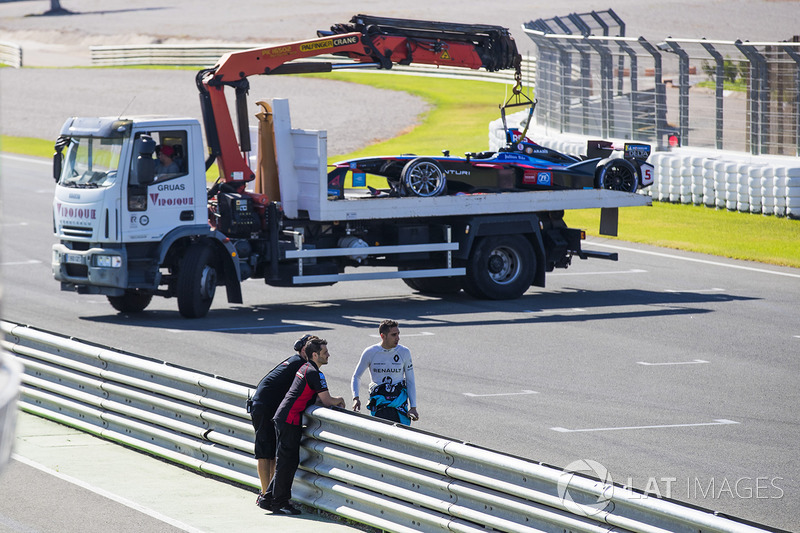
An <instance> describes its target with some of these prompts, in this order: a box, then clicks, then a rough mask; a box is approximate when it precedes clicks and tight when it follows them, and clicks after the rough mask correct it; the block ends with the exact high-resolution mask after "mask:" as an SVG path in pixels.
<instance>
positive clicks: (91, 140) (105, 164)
mask: <svg viewBox="0 0 800 533" xmlns="http://www.w3.org/2000/svg"><path fill="white" fill-rule="evenodd" d="M123 141H124V139H123V138H122V137H115V138H110V139H109V138H97V137H73V138H71V139H70V143H69V146H68V148H67V152H66V155H65V158H64V166H63V167H62V170H61V176H60V177H59V179H58V184H59V185H62V186H64V187H92V188H94V187H109V186H111V185H112V184H113V183H114V181H115V180H116V178H117V168H118V167H119V157H120V153H121V152H122V143H123Z"/></svg>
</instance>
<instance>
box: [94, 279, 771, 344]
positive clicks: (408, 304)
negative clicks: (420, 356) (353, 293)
mask: <svg viewBox="0 0 800 533" xmlns="http://www.w3.org/2000/svg"><path fill="white" fill-rule="evenodd" d="M219 297H222V298H224V296H222V295H219ZM755 299H757V298H752V297H745V296H736V295H732V294H728V293H725V292H714V293H706V292H658V291H644V290H637V289H621V290H605V291H587V290H578V289H560V290H558V291H556V292H551V293H547V294H536V293H533V294H527V295H524V296H523V297H522V298H519V299H517V300H475V299H473V298H471V297H469V296H468V295H466V294H464V293H463V292H461V293H458V294H454V295H447V296H429V295H422V294H416V293H414V294H409V295H403V296H394V297H385V296H383V297H374V298H354V299H336V300H307V301H300V302H291V303H276V304H268V305H254V306H236V307H230V308H227V309H214V308H212V309H211V311H210V312H209V313H208V315H207V316H206V317H204V318H201V319H185V318H182V317H181V316H180V315H179V314H178V312H177V310H175V311H165V310H153V311H147V310H145V311H144V312H142V313H139V314H107V315H96V316H84V317H81V320H85V321H90V322H96V323H100V324H125V325H132V326H140V327H151V328H162V329H175V330H182V331H217V332H221V333H231V334H237V333H244V334H248V335H252V334H255V333H260V334H264V335H270V334H275V333H286V332H291V331H297V332H303V331H306V329H308V322H312V321H313V322H315V323H328V324H334V325H339V326H349V327H372V326H374V321H375V318H374V317H376V316H384V315H386V314H387V309H390V310H391V311H390V312H389V314H390V315H391V316H392V318H394V319H396V320H399V321H401V322H402V323H403V324H404V326H405V327H406V328H418V327H443V326H448V325H452V324H454V320H453V319H452V317H453V316H459V315H461V316H463V315H475V314H480V318H476V319H475V320H473V321H470V320H466V321H464V320H456V321H455V322H456V323H457V325H459V326H465V325H467V326H468V325H481V326H485V325H491V324H494V323H497V324H500V323H502V324H512V323H513V324H528V323H530V324H545V323H569V322H589V321H596V320H630V319H637V318H656V317H666V316H676V315H699V314H705V313H713V312H715V310H716V309H715V306H716V305H717V304H720V303H728V302H735V301H748V300H755ZM442 316H446V317H449V318H447V319H446V320H445V319H443V318H441V317H442ZM316 327H317V328H319V325H317V326H316ZM332 328H333V326H331V329H332ZM321 329H324V328H321Z"/></svg>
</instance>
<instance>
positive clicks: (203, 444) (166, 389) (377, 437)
mask: <svg viewBox="0 0 800 533" xmlns="http://www.w3.org/2000/svg"><path fill="white" fill-rule="evenodd" d="M0 329H2V332H3V334H4V341H3V348H4V349H5V350H7V351H9V352H12V353H13V354H15V355H16V357H17V358H18V359H19V361H20V362H21V363H22V364H23V365H24V367H25V374H24V376H23V379H22V388H21V398H20V407H21V408H22V409H23V410H25V411H27V412H29V413H32V414H35V415H38V416H42V417H45V418H48V419H52V420H55V421H57V422H60V423H63V424H66V425H69V426H72V427H75V428H78V429H80V430H83V431H86V432H89V433H92V434H94V435H97V436H99V437H102V438H105V439H109V440H112V441H115V442H118V443H121V444H124V445H127V446H130V447H133V448H135V449H138V450H141V451H144V452H147V453H149V454H152V455H155V456H157V457H161V458H163V459H166V460H168V461H171V462H174V463H178V464H181V465H184V466H187V467H189V468H193V469H195V470H197V471H199V472H202V473H205V474H208V475H212V476H217V477H221V478H224V479H228V480H232V481H235V482H237V483H240V484H243V485H246V486H249V487H253V488H255V487H258V486H259V483H258V478H257V475H256V461H255V460H254V459H253V444H252V442H253V429H252V426H251V424H250V420H249V416H248V415H247V413H246V412H245V409H244V407H243V406H244V403H245V399H246V398H247V397H248V394H249V393H251V392H252V391H253V387H251V386H247V385H243V384H239V383H234V382H231V381H228V380H225V379H223V378H220V377H217V376H212V375H209V374H205V373H201V372H197V371H194V370H190V369H185V368H180V367H177V366H174V365H170V364H168V363H165V362H163V361H158V360H155V359H149V358H144V357H141V356H136V355H131V354H125V353H121V352H118V351H115V350H112V349H109V348H107V347H104V346H99V345H93V344H88V343H85V342H81V341H79V340H77V339H74V338H69V337H64V336H60V335H56V334H53V333H48V332H45V331H41V330H38V329H35V328H32V327H29V326H22V325H19V324H13V323H10V322H0ZM306 422H307V427H306V429H305V431H304V440H303V443H302V450H301V451H302V454H301V465H300V470H299V471H298V474H297V476H296V478H295V485H294V489H293V494H294V498H295V499H296V500H298V501H300V502H302V503H304V504H307V505H309V506H312V507H316V508H318V509H322V510H325V511H328V512H331V513H334V514H337V515H340V516H343V517H346V518H349V519H351V520H355V521H357V522H361V523H364V524H369V525H371V526H374V527H378V528H381V529H384V530H386V531H391V532H402V533H406V532H409V533H411V532H420V531H422V532H426V531H432V532H433V531H435V532H443V531H447V532H461V533H485V532H486V531H487V530H492V531H502V532H514V533H517V532H519V533H533V532H541V531H547V532H553V533H556V532H558V533H562V532H564V531H569V532H572V533H600V532H606V533H610V532H611V531H614V532H619V533H625V532H648V533H654V532H663V531H671V532H679V533H700V532H704V533H715V532H719V533H721V532H741V533H753V532H757V531H768V529H764V528H763V526H758V525H756V524H750V523H746V522H743V521H740V520H736V519H731V518H726V517H724V516H721V515H717V514H716V513H713V512H711V511H707V510H704V509H699V508H695V507H689V506H686V505H683V504H680V503H678V502H674V501H671V500H668V499H662V498H658V497H654V496H648V495H647V494H645V493H642V492H638V491H634V490H631V489H627V488H624V487H622V486H620V485H615V484H612V483H609V482H607V481H604V480H600V479H596V478H592V477H587V476H585V475H582V474H580V473H575V472H571V471H564V470H560V469H557V468H553V467H550V466H548V465H544V464H541V463H536V462H534V461H530V460H527V459H522V458H518V457H513V456H509V455H505V454H502V453H499V452H496V451H492V450H489V449H485V448H480V447H477V446H473V445H470V444H468V443H465V442H460V441H456V440H452V439H449V438H446V437H443V436H441V435H435V434H432V433H427V432H424V431H419V430H416V429H413V428H408V427H405V426H400V425H398V424H392V423H389V422H386V421H381V420H377V419H374V418H372V417H369V416H364V415H360V414H355V413H351V412H348V411H344V410H340V409H328V408H322V407H312V408H310V409H308V410H307V411H306Z"/></svg>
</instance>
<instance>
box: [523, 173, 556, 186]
mask: <svg viewBox="0 0 800 533" xmlns="http://www.w3.org/2000/svg"><path fill="white" fill-rule="evenodd" d="M522 183H527V184H529V185H534V184H535V185H547V186H550V185H552V184H553V173H552V172H549V171H548V172H539V171H536V170H526V171H525V175H524V176H523V177H522Z"/></svg>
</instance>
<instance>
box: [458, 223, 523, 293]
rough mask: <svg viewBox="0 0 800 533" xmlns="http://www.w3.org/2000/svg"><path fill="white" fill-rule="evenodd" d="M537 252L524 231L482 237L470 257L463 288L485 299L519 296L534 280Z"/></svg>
mask: <svg viewBox="0 0 800 533" xmlns="http://www.w3.org/2000/svg"><path fill="white" fill-rule="evenodd" d="M535 272H536V255H535V254H534V252H533V247H532V246H531V243H530V242H529V241H528V239H526V238H525V237H524V236H522V235H501V236H491V237H482V238H480V239H479V240H478V241H477V242H476V243H475V246H474V247H473V249H472V253H471V255H470V258H469V259H468V260H467V275H466V277H465V278H464V280H463V285H464V290H465V291H466V292H467V293H468V294H470V295H471V296H473V297H475V298H480V299H484V300H513V299H515V298H519V297H520V296H522V295H523V294H525V291H527V290H528V288H529V287H530V286H531V283H532V282H533V275H534V273H535Z"/></svg>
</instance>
